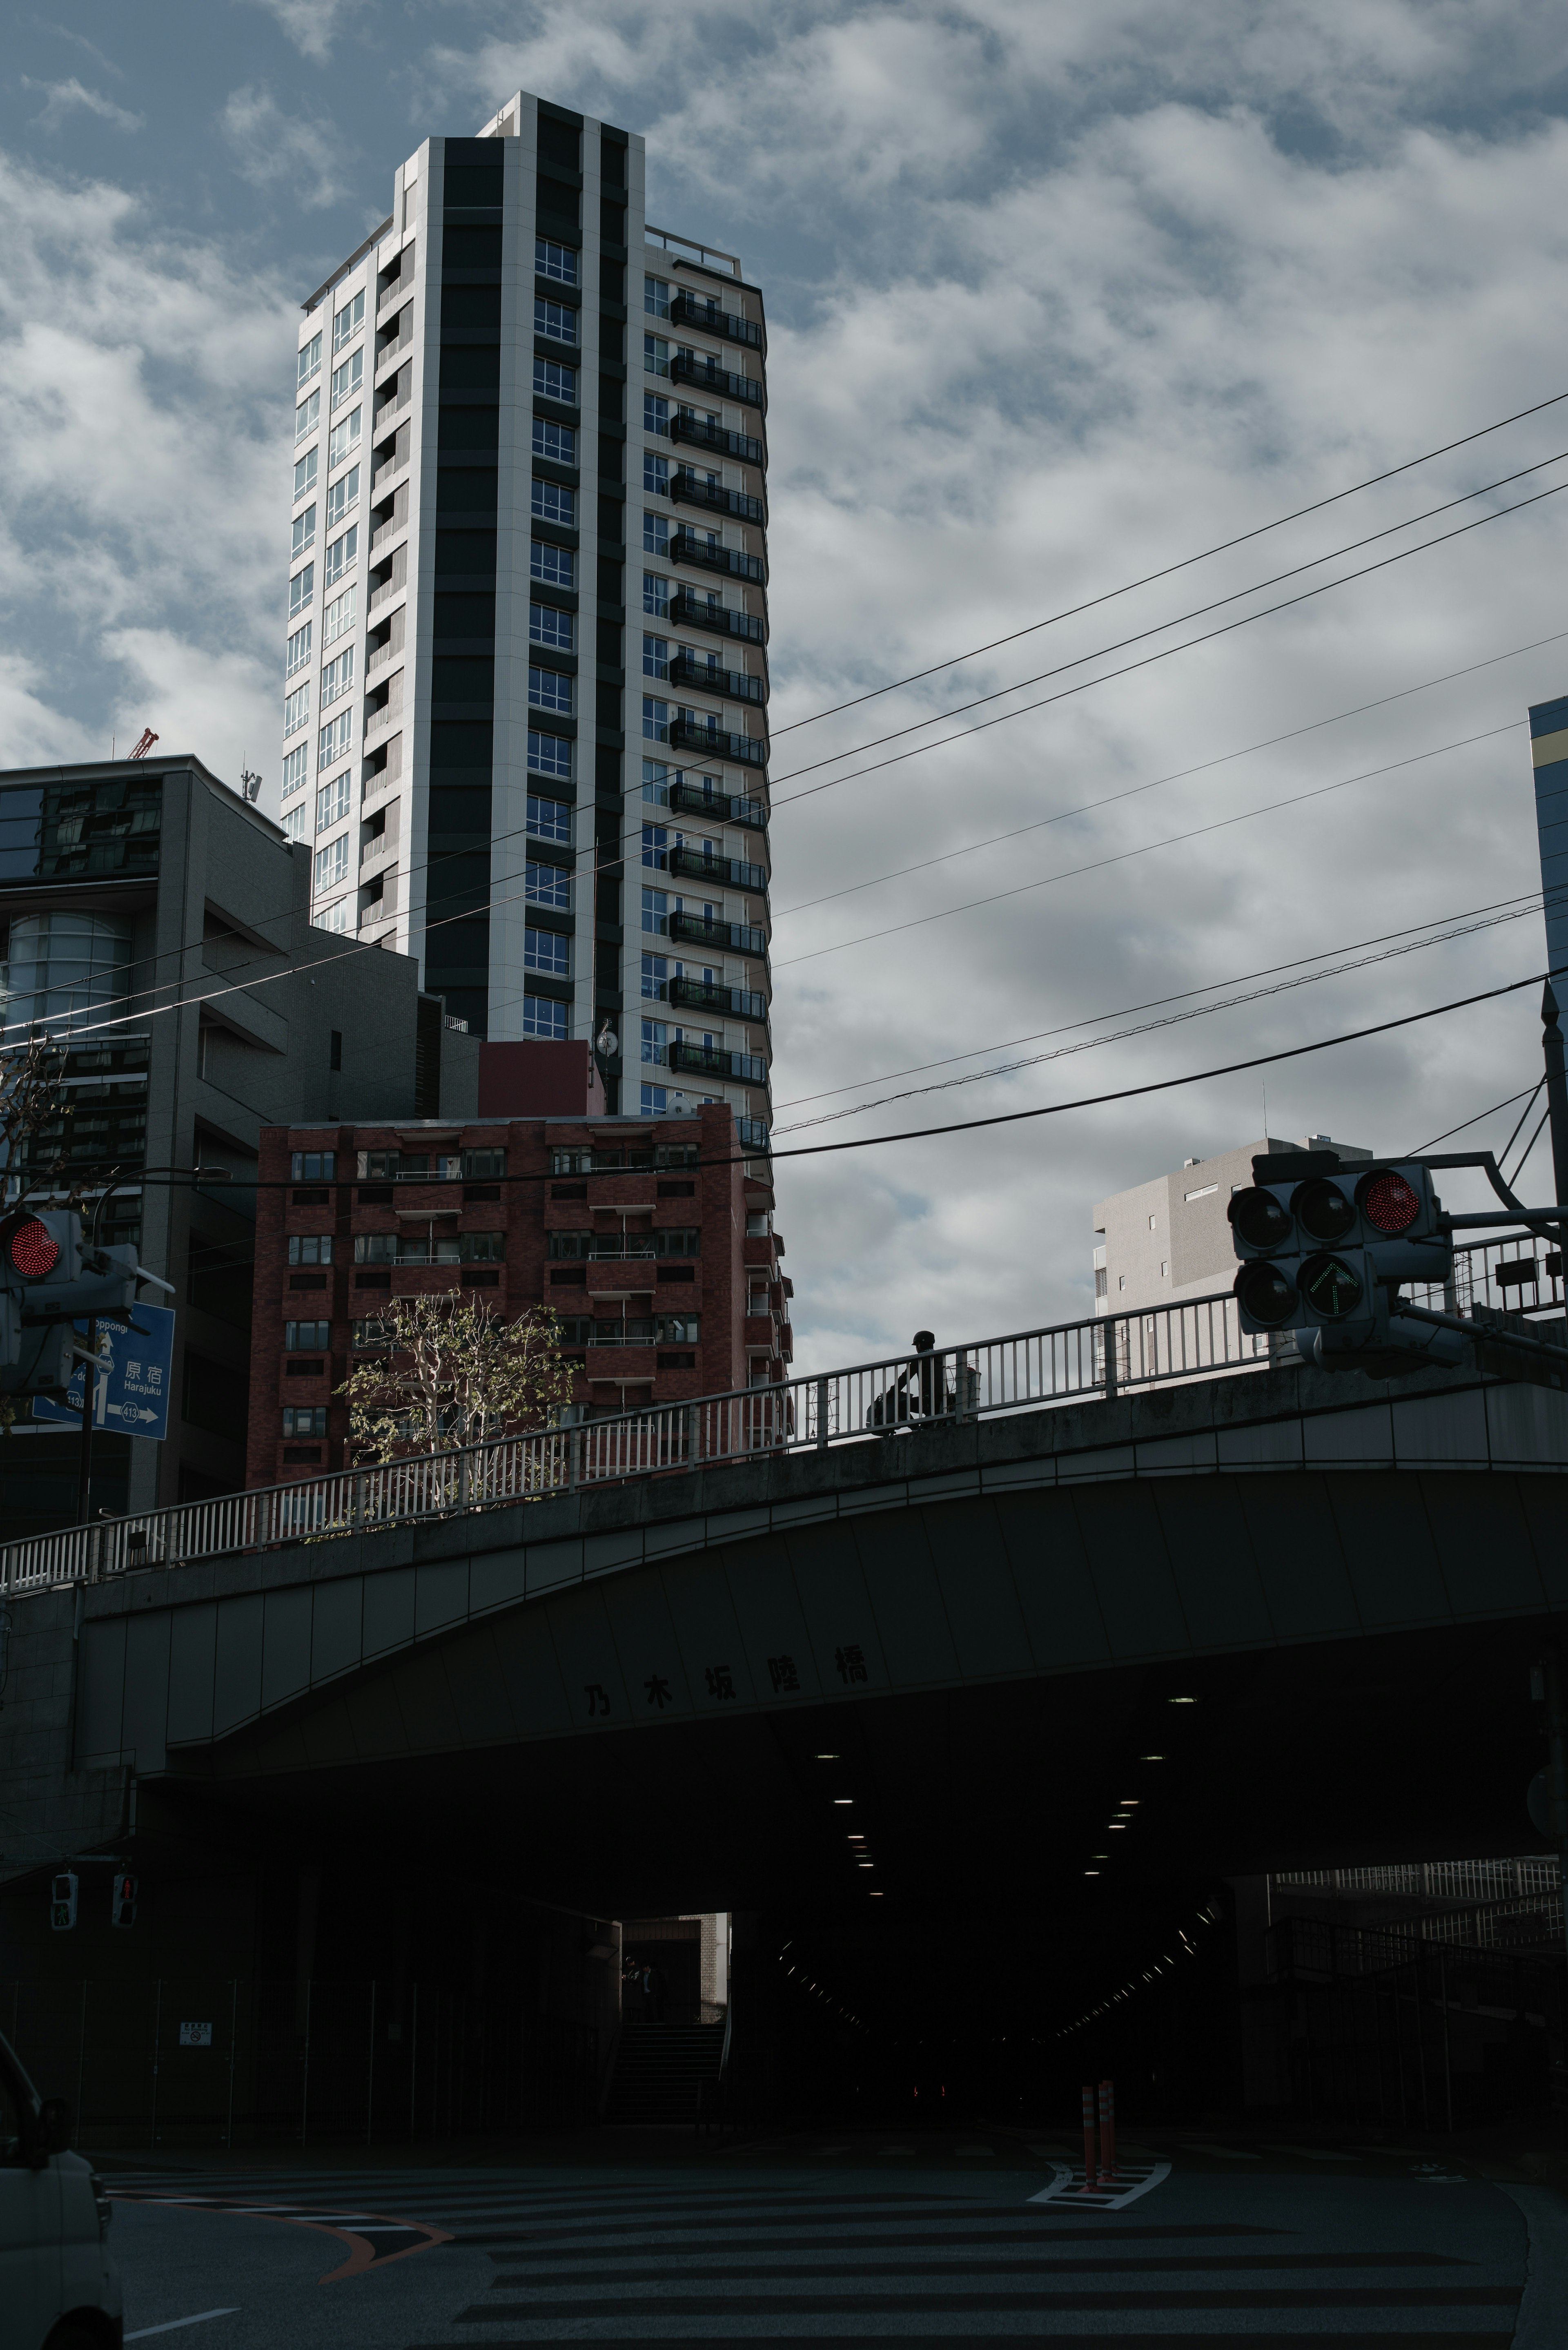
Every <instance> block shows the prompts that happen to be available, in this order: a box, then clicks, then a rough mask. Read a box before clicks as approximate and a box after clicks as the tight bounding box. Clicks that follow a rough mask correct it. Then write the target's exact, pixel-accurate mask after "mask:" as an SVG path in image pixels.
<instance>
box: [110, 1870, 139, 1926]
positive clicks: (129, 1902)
mask: <svg viewBox="0 0 1568 2350" xmlns="http://www.w3.org/2000/svg"><path fill="white" fill-rule="evenodd" d="M135 1923H136V1879H135V1877H128V1876H126V1874H125V1873H124V1871H123V1870H120V1871H118V1872H117V1873H116V1876H115V1880H114V1887H113V1890H112V1892H111V1894H110V1896H109V1924H110V1925H111V1926H134V1925H135Z"/></svg>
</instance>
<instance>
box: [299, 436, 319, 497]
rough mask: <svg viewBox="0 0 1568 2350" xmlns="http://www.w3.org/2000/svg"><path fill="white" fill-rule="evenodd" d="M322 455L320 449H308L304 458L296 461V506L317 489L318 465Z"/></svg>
mask: <svg viewBox="0 0 1568 2350" xmlns="http://www.w3.org/2000/svg"><path fill="white" fill-rule="evenodd" d="M320 453H321V452H320V450H319V449H315V448H312V449H307V450H306V452H305V454H304V456H303V457H299V458H296V461H295V467H294V495H295V500H296V504H297V502H298V501H299V499H301V498H303V497H305V496H306V494H308V493H309V492H310V491H311V490H313V489H314V488H315V487H316V465H317V458H318V457H319V456H320Z"/></svg>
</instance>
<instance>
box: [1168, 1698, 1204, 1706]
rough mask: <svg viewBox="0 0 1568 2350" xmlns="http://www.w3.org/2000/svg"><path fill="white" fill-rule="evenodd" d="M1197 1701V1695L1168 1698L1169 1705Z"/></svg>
mask: <svg viewBox="0 0 1568 2350" xmlns="http://www.w3.org/2000/svg"><path fill="white" fill-rule="evenodd" d="M1197 1702H1198V1700H1197V1699H1196V1698H1195V1697H1172V1698H1168V1699H1167V1700H1166V1703H1167V1704H1168V1705H1196V1704H1197Z"/></svg>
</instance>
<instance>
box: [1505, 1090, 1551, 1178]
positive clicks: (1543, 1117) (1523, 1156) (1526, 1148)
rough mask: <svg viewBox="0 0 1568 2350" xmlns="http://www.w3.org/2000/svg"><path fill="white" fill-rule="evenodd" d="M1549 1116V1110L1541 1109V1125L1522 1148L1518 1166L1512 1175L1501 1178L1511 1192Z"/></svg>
mask: <svg viewBox="0 0 1568 2350" xmlns="http://www.w3.org/2000/svg"><path fill="white" fill-rule="evenodd" d="M1551 1115H1552V1112H1551V1110H1550V1109H1543V1110H1542V1113H1541V1125H1540V1126H1538V1127H1537V1128H1536V1129H1535V1131H1534V1133H1533V1134H1532V1136H1531V1138H1530V1139H1529V1141H1528V1142H1527V1143H1526V1144H1525V1146H1524V1149H1523V1151H1522V1153H1521V1157H1520V1160H1519V1164H1518V1166H1517V1167H1516V1168H1515V1169H1514V1170H1513V1172H1512V1174H1511V1175H1505V1176H1504V1177H1503V1179H1502V1180H1503V1181H1504V1182H1505V1183H1506V1184H1507V1185H1508V1187H1509V1189H1510V1190H1511V1191H1512V1190H1514V1189H1515V1188H1516V1187H1517V1185H1518V1182H1519V1179H1520V1177H1521V1175H1522V1174H1523V1172H1524V1170H1525V1167H1526V1166H1527V1164H1528V1163H1529V1159H1530V1154H1531V1152H1532V1150H1533V1149H1534V1148H1535V1146H1536V1144H1537V1143H1538V1142H1539V1141H1540V1139H1541V1134H1542V1128H1543V1127H1544V1126H1545V1124H1546V1121H1547V1119H1548V1118H1550V1117H1551Z"/></svg>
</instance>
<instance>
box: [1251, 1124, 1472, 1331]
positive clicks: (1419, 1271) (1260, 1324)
mask: <svg viewBox="0 0 1568 2350" xmlns="http://www.w3.org/2000/svg"><path fill="white" fill-rule="evenodd" d="M1229 1214H1230V1219H1231V1238H1232V1242H1233V1244H1234V1247H1235V1251H1236V1253H1237V1255H1238V1256H1239V1257H1240V1258H1241V1267H1240V1269H1239V1271H1238V1273H1237V1274H1236V1283H1235V1292H1236V1302H1237V1305H1238V1307H1239V1309H1240V1314H1241V1327H1242V1329H1243V1330H1245V1331H1247V1332H1249V1333H1250V1334H1251V1336H1259V1337H1261V1336H1266V1335H1269V1334H1272V1333H1273V1332H1275V1331H1278V1332H1284V1331H1287V1330H1289V1331H1293V1332H1294V1333H1295V1334H1296V1350H1297V1352H1298V1353H1299V1354H1300V1355H1301V1356H1303V1357H1304V1358H1306V1359H1307V1360H1309V1361H1315V1362H1319V1363H1324V1362H1326V1361H1327V1360H1328V1359H1329V1358H1330V1357H1334V1356H1346V1355H1351V1354H1356V1353H1360V1352H1363V1351H1365V1350H1368V1349H1371V1350H1374V1351H1384V1350H1390V1349H1392V1350H1397V1352H1398V1353H1400V1354H1401V1355H1409V1354H1412V1353H1414V1354H1418V1355H1424V1356H1425V1357H1427V1359H1428V1361H1445V1360H1448V1359H1449V1357H1450V1356H1451V1357H1452V1358H1453V1359H1454V1360H1456V1361H1457V1360H1458V1359H1459V1352H1458V1351H1457V1350H1456V1348H1455V1347H1451V1346H1449V1344H1447V1343H1446V1342H1445V1341H1446V1337H1447V1336H1451V1334H1443V1333H1440V1332H1434V1331H1433V1330H1431V1329H1430V1328H1428V1327H1426V1326H1422V1325H1419V1324H1417V1323H1412V1322H1407V1321H1401V1318H1400V1315H1399V1312H1398V1298H1397V1293H1398V1289H1399V1284H1401V1283H1402V1282H1408V1281H1420V1282H1430V1283H1438V1284H1440V1283H1442V1282H1445V1281H1447V1279H1448V1278H1449V1274H1450V1273H1451V1272H1452V1269H1453V1261H1454V1246H1453V1239H1452V1236H1451V1234H1450V1233H1449V1232H1447V1231H1446V1230H1445V1229H1444V1227H1443V1219H1442V1203H1441V1201H1439V1200H1438V1196H1437V1194H1436V1192H1435V1191H1433V1189H1432V1178H1431V1174H1430V1172H1429V1170H1428V1169H1427V1168H1425V1167H1423V1166H1422V1165H1421V1164H1420V1162H1419V1160H1417V1159H1399V1160H1397V1161H1394V1162H1392V1163H1390V1162H1388V1161H1386V1160H1384V1161H1378V1160H1374V1161H1373V1162H1372V1164H1371V1165H1370V1166H1368V1165H1366V1164H1352V1165H1350V1166H1345V1165H1343V1164H1342V1163H1341V1160H1340V1157H1339V1153H1338V1152H1337V1151H1335V1150H1303V1151H1283V1152H1279V1151H1271V1152H1269V1153H1267V1154H1261V1155H1260V1156H1259V1157H1257V1158H1255V1159H1253V1161H1252V1182H1251V1185H1250V1186H1249V1187H1248V1188H1247V1189H1245V1190H1243V1191H1237V1192H1236V1193H1235V1194H1234V1195H1233V1196H1232V1198H1231V1205H1230V1209H1229ZM1410 1367H1414V1366H1413V1365H1412V1366H1410Z"/></svg>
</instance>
